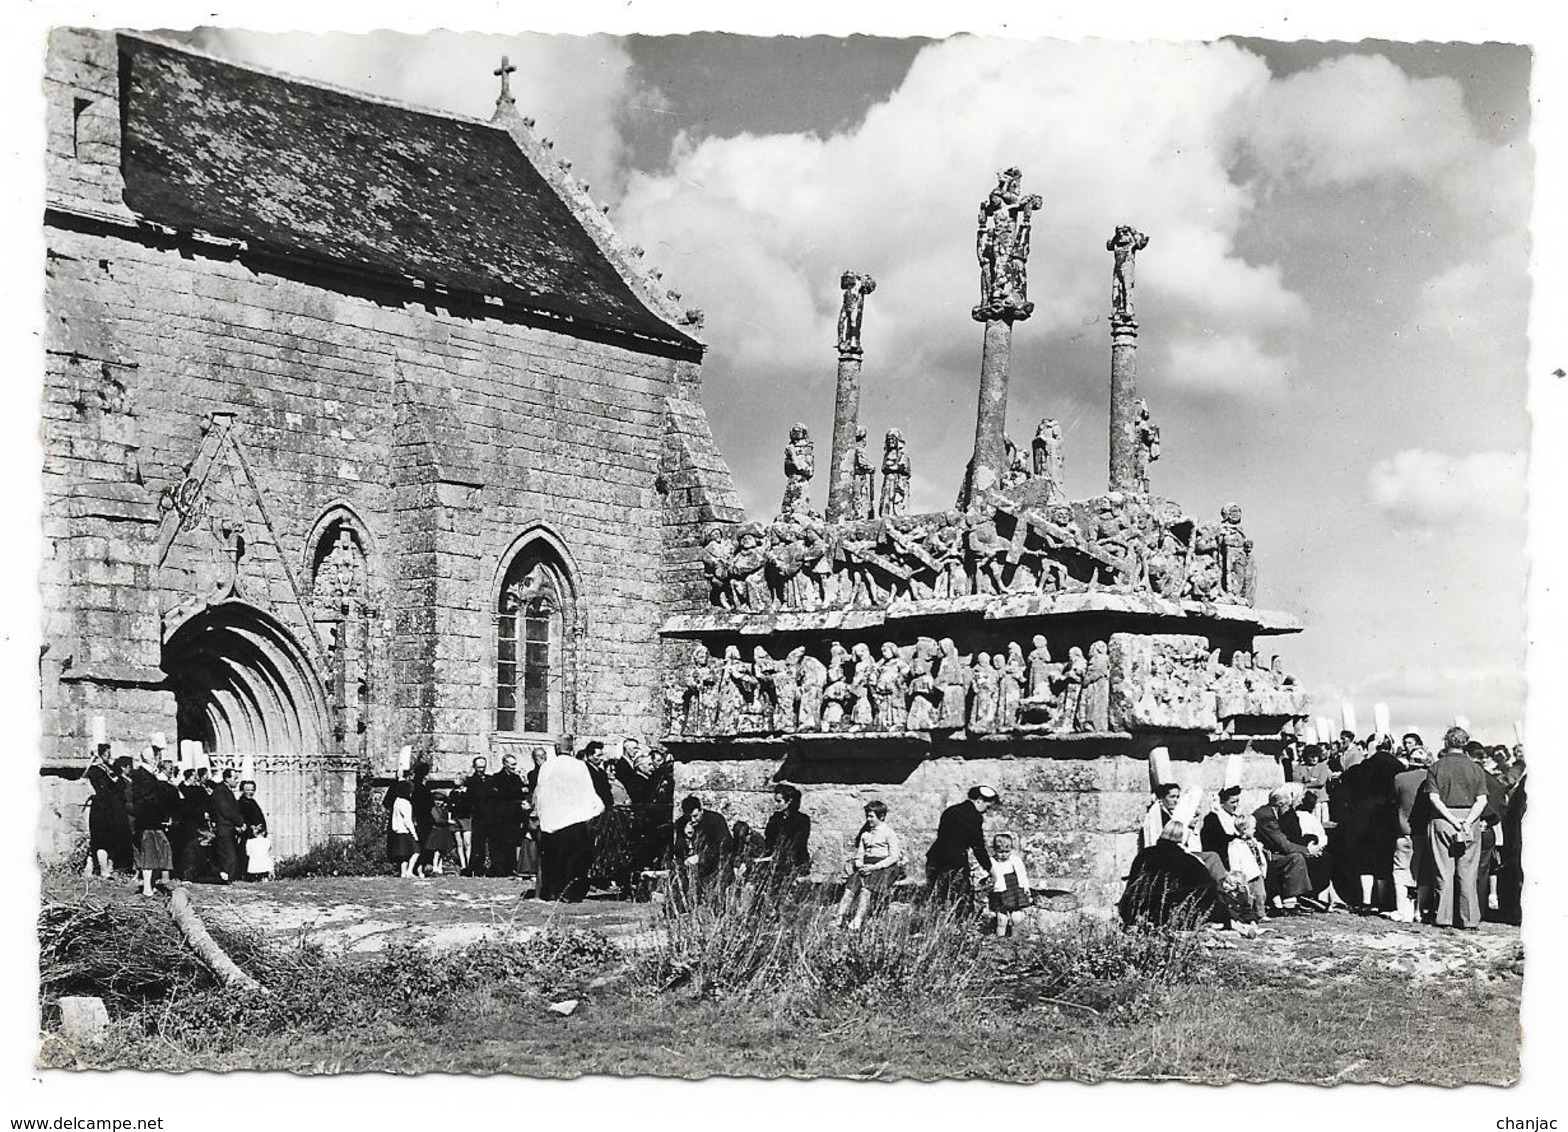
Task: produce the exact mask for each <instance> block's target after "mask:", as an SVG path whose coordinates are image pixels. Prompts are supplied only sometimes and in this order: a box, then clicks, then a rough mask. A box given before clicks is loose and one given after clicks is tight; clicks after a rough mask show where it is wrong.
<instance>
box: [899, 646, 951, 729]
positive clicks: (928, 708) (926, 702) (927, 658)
mask: <svg viewBox="0 0 1568 1132" xmlns="http://www.w3.org/2000/svg"><path fill="white" fill-rule="evenodd" d="M941 655H942V649H941V646H940V645H938V644H937V643H936V641H935V640H933V639H932V638H930V637H921V638H920V639H918V640H917V641H916V642H915V647H914V651H913V653H912V655H911V656H910V658H909V717H908V719H907V720H905V723H904V726H905V728H906V729H908V730H910V731H928V730H930V729H931V728H932V727H935V726H936V720H937V685H936V665H937V662H938V660H939V659H940V658H941Z"/></svg>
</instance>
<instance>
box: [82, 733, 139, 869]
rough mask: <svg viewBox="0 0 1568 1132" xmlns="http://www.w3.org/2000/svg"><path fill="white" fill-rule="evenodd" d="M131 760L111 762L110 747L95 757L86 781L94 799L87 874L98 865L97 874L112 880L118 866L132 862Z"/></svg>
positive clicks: (89, 821) (123, 757) (89, 811)
mask: <svg viewBox="0 0 1568 1132" xmlns="http://www.w3.org/2000/svg"><path fill="white" fill-rule="evenodd" d="M130 770H131V759H130V757H129V756H126V755H121V756H120V757H119V758H117V759H115V760H114V761H113V762H112V763H111V762H110V761H109V744H107V743H105V744H103V745H102V746H101V747H99V748H98V751H97V753H96V754H94V755H93V761H92V764H91V765H90V766H89V767H88V768H87V781H88V782H90V783H92V787H93V796H92V800H91V801H90V802H89V803H88V807H87V874H88V875H89V876H91V875H92V871H93V866H94V865H95V864H96V865H97V868H98V875H99V876H104V877H112V876H113V875H114V870H115V868H116V867H119V868H122V869H123V868H126V867H128V866H129V865H130V863H131V817H130V782H129V781H128V779H127V777H126V776H127V775H129V774H130Z"/></svg>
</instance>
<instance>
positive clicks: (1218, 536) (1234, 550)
mask: <svg viewBox="0 0 1568 1132" xmlns="http://www.w3.org/2000/svg"><path fill="white" fill-rule="evenodd" d="M1215 541H1216V542H1217V544H1218V547H1219V566H1220V592H1221V593H1222V594H1224V595H1225V596H1226V597H1230V598H1234V599H1235V600H1237V601H1241V600H1242V594H1243V592H1244V591H1245V589H1246V582H1245V576H1246V572H1247V571H1246V569H1245V563H1244V561H1243V560H1244V558H1245V557H1246V556H1247V549H1246V546H1247V534H1246V532H1245V531H1243V530H1242V529H1241V508H1240V507H1239V506H1237V505H1236V504H1234V503H1227V504H1226V505H1225V506H1224V507H1222V508H1220V525H1219V529H1218V530H1217V531H1216V532H1215Z"/></svg>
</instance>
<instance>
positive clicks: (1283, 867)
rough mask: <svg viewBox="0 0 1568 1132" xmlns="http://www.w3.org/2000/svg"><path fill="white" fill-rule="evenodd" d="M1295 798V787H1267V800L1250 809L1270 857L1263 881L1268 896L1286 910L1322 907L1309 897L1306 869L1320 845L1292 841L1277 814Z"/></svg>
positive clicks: (1320, 847)
mask: <svg viewBox="0 0 1568 1132" xmlns="http://www.w3.org/2000/svg"><path fill="white" fill-rule="evenodd" d="M1294 798H1295V790H1294V788H1292V787H1290V786H1276V787H1275V788H1274V789H1273V790H1270V791H1269V800H1268V801H1267V802H1266V803H1265V804H1263V805H1261V806H1259V807H1258V808H1257V809H1256V810H1253V811H1252V816H1253V817H1254V818H1255V819H1257V823H1258V829H1257V839H1258V842H1259V843H1260V844H1261V845H1262V846H1263V849H1264V851H1265V852H1266V853H1267V854H1268V858H1269V865H1268V870H1267V872H1265V874H1264V877H1263V884H1264V888H1265V889H1266V890H1267V892H1268V896H1269V900H1270V901H1271V902H1273V901H1275V900H1278V901H1279V903H1280V907H1282V908H1283V909H1284V910H1285V911H1294V910H1297V909H1300V908H1306V909H1310V910H1316V911H1321V910H1322V907H1323V906H1322V905H1321V904H1318V903H1317V902H1316V901H1314V900H1312V898H1311V895H1310V894H1311V892H1312V881H1311V878H1310V876H1309V875H1308V871H1307V859H1308V858H1310V857H1316V856H1318V855H1319V854H1321V853H1322V852H1323V847H1322V846H1321V845H1303V844H1301V843H1300V842H1298V841H1292V840H1291V839H1290V838H1289V837H1287V836H1286V835H1285V831H1284V830H1283V829H1282V828H1280V816H1281V815H1282V814H1284V813H1286V812H1287V811H1288V810H1289V809H1290V808H1291V802H1292V801H1293V800H1294ZM1303 898H1305V899H1303Z"/></svg>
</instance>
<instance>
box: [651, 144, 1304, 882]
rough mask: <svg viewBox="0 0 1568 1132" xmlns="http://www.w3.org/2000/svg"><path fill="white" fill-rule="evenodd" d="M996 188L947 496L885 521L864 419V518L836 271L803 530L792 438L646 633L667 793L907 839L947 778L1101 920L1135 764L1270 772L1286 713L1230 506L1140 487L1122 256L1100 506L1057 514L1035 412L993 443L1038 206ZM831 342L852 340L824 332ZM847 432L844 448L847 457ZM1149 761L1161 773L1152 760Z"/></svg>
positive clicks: (1291, 688)
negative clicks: (889, 812) (766, 804)
mask: <svg viewBox="0 0 1568 1132" xmlns="http://www.w3.org/2000/svg"><path fill="white" fill-rule="evenodd" d="M1021 186H1022V174H1021V172H1020V171H1019V170H1018V169H1016V168H1009V169H1006V170H1004V171H1003V172H1002V173H1001V174H1000V175H999V177H998V181H997V186H996V188H995V189H994V190H992V192H991V193H990V195H989V196H988V197H987V198H986V199H985V201H984V202H982V204H981V206H980V214H979V223H978V226H977V233H976V238H977V252H978V258H979V262H980V293H981V301H980V303H979V304H978V305H977V306H976V307H975V308H974V311H973V316H974V318H975V320H976V321H979V322H981V323H982V324H983V325H984V327H985V331H984V338H983V344H982V350H981V364H980V382H979V405H978V410H977V413H976V428H975V442H974V452H973V456H972V457H971V459H970V461H969V465H968V468H967V470H966V473H965V476H964V483H963V486H962V489H961V491H960V493H959V497H958V499H957V502H956V504H955V505H954V506H953V507H952V508H950V509H948V510H945V511H938V512H932V513H927V514H911V513H910V511H909V506H908V496H909V477H910V457H909V455H908V453H907V451H906V448H905V443H904V437H903V433H902V432H901V431H900V430H899V429H897V428H894V429H890V430H889V431H888V433H887V439H886V444H885V449H884V451H885V455H884V458H883V460H882V462H881V468H880V470H881V474H882V477H883V481H882V485H881V487H882V490H881V494H880V502H879V504H878V505H877V506H876V507H875V508H874V509H873V508H872V507H871V506H870V501H871V500H872V499H873V498H877V493H876V491H875V490H874V486H875V485H874V483H873V481H872V477H873V476H874V474H875V469H874V467H873V465H871V464H870V462H869V461H867V460H866V459H865V458H864V456H863V454H862V448H863V446H864V438H865V435H866V430H865V428H864V427H863V426H861V424H860V422H859V419H858V414H859V400H860V397H859V383H860V374H861V367H862V364H863V362H864V351H863V349H862V348H861V346H860V334H859V328H860V326H861V324H862V321H863V319H864V317H865V314H866V307H867V306H868V304H867V302H866V296H867V295H869V294H870V293H871V291H872V288H873V287H874V283H872V282H871V280H870V277H869V276H866V275H861V274H858V273H855V272H846V273H845V274H844V300H843V314H842V315H841V317H840V321H839V326H840V335H839V366H838V391H837V398H836V401H835V411H834V420H833V437H834V452H835V456H834V459H833V462H832V465H831V468H830V476H831V479H830V482H829V485H828V490H827V508H826V511H825V513H822V512H818V511H816V510H814V509H813V507H812V505H811V493H810V487H811V483H812V479H813V465H812V463H811V461H810V458H809V453H810V445H811V440H810V437H809V436H808V435H807V430H806V428H805V426H803V425H799V424H797V425H795V426H794V428H793V429H792V430H791V433H790V441H789V445H788V447H787V448H786V449H785V453H784V470H785V475H786V482H787V487H786V489H785V495H784V506H783V507H782V508H781V509H780V511H779V513H778V514H777V515H775V516H772V517H771V518H768V519H766V520H750V521H741V522H728V523H712V524H709V525H708V526H707V527H706V528H705V529H704V531H703V533H702V569H703V575H704V579H705V581H706V583H707V589H708V600H709V604H710V607H711V608H710V610H709V611H708V612H706V613H703V614H679V615H676V616H673V617H671V618H669V619H668V620H667V621H666V622H665V624H664V628H663V635H664V637H665V638H666V640H667V641H669V642H670V644H671V646H672V647H674V648H675V649H677V654H676V656H675V658H674V659H673V660H672V661H671V663H670V664H669V667H668V670H667V673H666V692H667V696H668V712H669V733H670V738H669V740H668V742H669V744H670V746H671V749H672V750H673V751H674V752H675V753H676V758H677V762H678V767H679V778H680V780H681V781H682V783H683V784H684V785H685V786H686V787H687V788H690V789H692V790H695V791H699V792H701V793H703V794H704V796H706V797H713V798H715V799H716V800H717V801H716V804H717V805H719V806H720V807H721V808H722V809H724V810H725V812H734V813H747V812H749V811H750V810H753V809H756V808H758V806H757V797H758V796H760V794H761V793H762V792H764V791H765V790H766V789H767V788H768V787H769V786H770V784H771V783H772V782H774V781H775V780H779V779H787V780H788V781H790V782H793V783H795V784H796V785H800V786H807V785H809V786H810V787H811V788H812V799H813V802H814V805H815V810H814V813H815V814H816V815H817V822H818V825H819V826H828V827H830V828H832V827H834V826H835V825H836V824H837V825H842V826H843V827H844V828H853V824H854V820H855V815H856V814H858V813H859V810H860V807H861V806H862V805H863V804H864V801H865V800H866V799H868V798H870V797H873V796H875V797H879V798H881V799H883V800H884V801H886V802H887V803H888V804H889V805H890V806H892V807H894V809H895V811H896V812H898V813H899V814H900V815H901V817H900V820H901V821H902V822H903V823H904V825H905V826H906V827H907V828H920V827H921V826H922V825H934V823H935V821H936V818H937V816H938V814H939V813H940V811H941V809H942V807H943V806H944V805H946V804H948V803H950V802H951V801H953V800H955V799H956V798H958V797H961V796H962V791H961V786H963V785H967V784H968V783H970V782H972V781H985V782H990V783H992V784H994V785H995V786H996V787H997V788H998V789H999V790H1000V791H1001V792H1002V794H1003V797H1004V798H1005V799H1006V809H1005V814H1004V816H1001V817H1000V818H999V819H998V820H1000V821H1002V822H1003V825H1004V827H1005V828H1010V829H1011V830H1012V831H1013V832H1014V833H1015V835H1016V836H1017V837H1019V838H1020V839H1021V840H1022V842H1023V844H1024V846H1025V847H1026V849H1027V851H1028V852H1029V855H1030V858H1031V859H1032V860H1035V861H1040V862H1043V863H1045V864H1046V866H1047V869H1046V871H1047V873H1048V882H1049V883H1050V884H1052V885H1054V886H1056V887H1059V888H1060V889H1062V890H1064V891H1068V892H1072V893H1074V894H1076V895H1077V896H1079V897H1080V898H1082V899H1086V900H1089V901H1092V902H1094V903H1105V902H1107V901H1108V899H1109V898H1110V897H1111V896H1112V895H1113V894H1114V892H1115V891H1116V890H1117V889H1118V888H1119V883H1120V878H1121V877H1122V876H1123V875H1124V874H1125V871H1126V867H1127V865H1128V863H1129V862H1130V860H1131V857H1132V855H1133V852H1134V851H1135V848H1136V834H1135V831H1136V829H1137V827H1138V823H1139V820H1140V819H1141V818H1142V815H1143V812H1144V810H1145V808H1146V807H1147V805H1148V788H1149V784H1150V777H1151V769H1150V762H1149V755H1150V753H1151V751H1154V750H1156V749H1160V748H1163V749H1164V750H1165V751H1166V752H1168V753H1169V755H1170V757H1171V758H1172V759H1174V760H1175V764H1174V765H1176V766H1178V767H1181V766H1183V764H1186V766H1187V767H1188V769H1187V770H1185V771H1183V773H1184V774H1186V775H1187V776H1188V777H1189V778H1190V779H1191V780H1192V781H1194V782H1207V781H1208V780H1209V779H1211V778H1212V779H1214V781H1213V783H1212V785H1213V786H1215V787H1216V788H1217V787H1218V786H1220V785H1224V784H1225V782H1224V781H1223V777H1224V775H1225V774H1226V773H1227V772H1228V773H1229V774H1230V775H1231V776H1232V778H1235V777H1236V776H1237V773H1238V769H1239V773H1240V778H1241V783H1240V784H1243V785H1246V786H1250V787H1254V788H1261V787H1263V786H1266V785H1271V784H1273V783H1274V782H1277V781H1279V779H1280V771H1279V769H1278V765H1277V763H1276V761H1275V759H1274V757H1273V756H1274V755H1275V754H1276V753H1277V752H1278V751H1279V749H1280V748H1281V747H1282V746H1283V744H1284V743H1285V741H1286V740H1287V739H1288V738H1289V737H1290V735H1291V734H1292V732H1293V729H1294V725H1295V722H1296V720H1297V719H1299V718H1301V717H1302V716H1304V715H1305V714H1306V710H1307V704H1306V698H1305V695H1304V693H1303V692H1302V691H1300V690H1299V689H1298V688H1297V687H1296V684H1295V680H1294V679H1293V678H1292V677H1291V676H1289V675H1287V674H1286V673H1285V672H1284V671H1283V670H1282V668H1281V662H1280V658H1279V657H1278V656H1271V657H1265V656H1264V655H1263V653H1262V652H1261V651H1259V649H1258V639H1259V638H1261V637H1267V636H1271V635H1277V634H1286V633H1294V632H1297V631H1299V629H1300V625H1299V624H1298V623H1297V622H1296V621H1295V620H1294V619H1293V618H1291V617H1290V616H1288V615H1285V614H1281V613H1269V612H1264V611H1261V610H1258V609H1257V608H1255V602H1256V595H1257V568H1256V564H1255V559H1254V551H1253V543H1252V540H1251V539H1249V538H1248V537H1247V534H1246V531H1245V530H1244V528H1243V526H1242V513H1241V509H1240V507H1238V506H1236V505H1235V504H1226V505H1224V506H1222V507H1220V508H1218V509H1217V512H1216V513H1214V515H1213V518H1212V519H1205V518H1202V517H1199V516H1195V515H1191V514H1189V513H1187V512H1186V511H1184V510H1183V508H1182V507H1181V506H1180V505H1178V504H1177V503H1176V502H1174V501H1172V500H1169V499H1166V498H1163V497H1161V496H1159V495H1158V494H1156V493H1155V492H1154V491H1153V490H1152V488H1151V483H1150V464H1152V463H1153V462H1154V461H1155V460H1156V459H1158V458H1159V455H1160V434H1159V427H1158V425H1156V424H1155V423H1154V422H1153V420H1152V419H1151V414H1150V411H1149V407H1148V404H1147V403H1146V402H1145V401H1143V400H1141V399H1140V398H1139V397H1138V396H1137V354H1136V351H1137V341H1138V324H1137V322H1136V321H1135V320H1134V318H1133V303H1132V298H1133V289H1134V264H1135V260H1136V256H1137V253H1139V252H1140V251H1143V250H1144V249H1145V248H1147V247H1148V246H1149V243H1150V240H1149V237H1148V236H1146V235H1144V234H1143V233H1141V232H1138V231H1136V230H1135V229H1133V228H1132V227H1130V226H1127V225H1122V226H1119V227H1118V228H1117V229H1116V232H1115V233H1114V235H1113V236H1112V237H1111V239H1110V240H1109V241H1108V242H1107V244H1106V250H1107V251H1110V252H1112V253H1113V257H1114V258H1113V266H1112V308H1111V317H1110V326H1111V397H1110V469H1109V478H1108V484H1107V490H1106V491H1105V492H1104V493H1103V494H1100V495H1096V496H1094V497H1092V498H1089V499H1083V500H1069V499H1068V498H1066V496H1065V493H1064V490H1063V470H1064V453H1063V440H1062V431H1061V427H1060V425H1059V423H1058V422H1057V421H1055V420H1049V419H1048V420H1044V421H1042V422H1040V424H1039V426H1038V428H1037V430H1036V433H1035V438H1034V441H1033V445H1032V451H1031V454H1030V456H1031V457H1032V458H1026V457H1025V456H1024V454H1023V453H1021V452H1020V451H1019V449H1018V447H1017V446H1016V445H1015V444H1014V443H1013V442H1012V441H1011V440H1010V439H1008V437H1007V433H1006V422H1007V395H1008V382H1009V372H1008V370H1009V364H1008V363H1009V356H1010V353H1011V343H1012V334H1013V330H1014V325H1015V324H1016V323H1019V322H1023V321H1025V320H1027V319H1028V318H1029V316H1030V314H1031V313H1032V312H1033V310H1034V304H1033V303H1031V302H1029V301H1028V299H1027V283H1028V279H1027V272H1028V259H1029V245H1030V238H1031V229H1032V226H1033V224H1034V223H1035V221H1036V218H1037V215H1038V214H1040V213H1041V212H1042V209H1043V203H1042V201H1041V198H1040V197H1039V196H1037V195H1026V194H1025V193H1024V192H1023V190H1022V187H1021ZM846 326H853V327H854V328H855V332H854V333H853V335H848V334H846V333H845V330H844V328H845V327H846ZM849 438H857V443H856V446H855V447H850V444H849ZM1159 762H1160V764H1161V765H1170V763H1169V762H1168V761H1167V760H1165V759H1163V758H1162V759H1161V760H1159Z"/></svg>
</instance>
